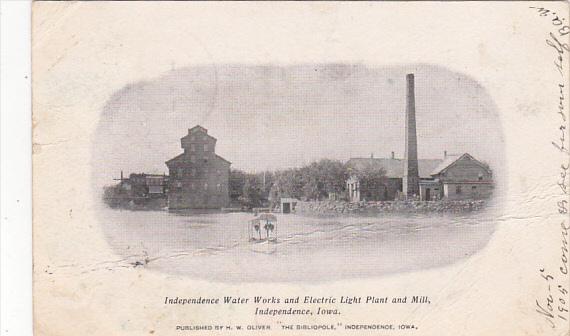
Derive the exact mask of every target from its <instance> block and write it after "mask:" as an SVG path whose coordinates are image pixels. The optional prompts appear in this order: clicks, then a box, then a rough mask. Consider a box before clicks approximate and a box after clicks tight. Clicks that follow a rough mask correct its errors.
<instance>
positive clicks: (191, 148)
mask: <svg viewBox="0 0 570 336" xmlns="http://www.w3.org/2000/svg"><path fill="white" fill-rule="evenodd" d="M190 151H191V152H195V151H196V145H195V144H190Z"/></svg>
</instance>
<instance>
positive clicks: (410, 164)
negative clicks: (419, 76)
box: [403, 74, 420, 196]
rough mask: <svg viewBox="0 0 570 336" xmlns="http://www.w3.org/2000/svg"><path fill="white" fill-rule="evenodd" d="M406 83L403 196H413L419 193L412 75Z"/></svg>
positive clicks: (407, 77) (407, 78) (407, 76)
mask: <svg viewBox="0 0 570 336" xmlns="http://www.w3.org/2000/svg"><path fill="white" fill-rule="evenodd" d="M406 82H407V91H406V152H405V154H404V179H403V191H404V194H405V195H407V196H413V195H419V193H420V176H419V171H418V170H419V169H418V138H417V136H416V102H415V94H414V74H408V75H406Z"/></svg>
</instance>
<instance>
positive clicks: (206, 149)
mask: <svg viewBox="0 0 570 336" xmlns="http://www.w3.org/2000/svg"><path fill="white" fill-rule="evenodd" d="M207 151H208V144H204V152H207Z"/></svg>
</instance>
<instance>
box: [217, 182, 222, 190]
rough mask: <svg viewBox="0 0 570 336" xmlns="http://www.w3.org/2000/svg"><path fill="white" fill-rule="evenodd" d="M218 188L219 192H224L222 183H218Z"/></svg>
mask: <svg viewBox="0 0 570 336" xmlns="http://www.w3.org/2000/svg"><path fill="white" fill-rule="evenodd" d="M216 188H217V189H218V191H222V185H221V184H220V183H218V185H217V186H216Z"/></svg>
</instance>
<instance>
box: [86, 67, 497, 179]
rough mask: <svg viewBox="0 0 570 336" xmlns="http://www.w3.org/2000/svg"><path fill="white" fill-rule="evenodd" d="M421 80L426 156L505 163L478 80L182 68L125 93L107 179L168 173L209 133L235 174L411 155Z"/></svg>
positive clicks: (99, 148)
mask: <svg viewBox="0 0 570 336" xmlns="http://www.w3.org/2000/svg"><path fill="white" fill-rule="evenodd" d="M407 73H414V75H415V92H416V119H417V135H418V155H419V157H420V158H426V159H436V158H443V152H444V150H447V151H448V152H449V153H457V154H459V153H465V152H468V153H470V154H472V155H474V156H475V157H476V158H478V159H480V160H484V161H486V162H488V163H489V164H490V165H491V167H492V168H493V167H499V166H501V165H502V162H503V161H502V160H503V158H504V155H503V154H504V144H503V136H502V126H501V120H500V118H499V113H498V111H497V110H496V107H495V104H494V103H493V101H492V98H491V97H490V96H489V94H488V93H487V92H486V90H485V89H484V88H483V87H481V86H480V85H479V84H478V83H477V82H476V81H474V80H473V79H471V78H470V77H468V76H466V75H463V74H460V73H455V72H451V71H449V70H446V69H445V68H443V67H438V66H432V65H426V64H416V65H409V66H394V67H369V66H367V65H365V64H359V63H354V64H299V65H293V66H278V65H255V66H254V65H242V64H225V65H219V64H215V65H210V66H195V67H187V68H173V69H172V70H171V71H169V72H167V73H165V74H163V75H162V76H160V77H158V78H154V79H151V80H145V81H140V82H135V83H130V84H127V85H125V86H124V87H122V88H120V89H119V90H118V91H116V92H115V93H114V94H113V95H112V96H111V97H110V98H109V100H108V101H107V103H106V104H105V106H104V108H103V110H102V111H101V114H100V121H99V125H98V128H97V131H96V133H95V134H94V135H93V139H92V143H93V157H92V160H93V166H94V167H96V169H95V171H96V173H95V175H96V177H97V178H98V179H100V180H101V181H111V180H112V178H113V177H115V178H116V177H118V176H119V173H120V170H123V171H124V172H125V174H129V173H131V172H147V173H163V172H166V173H168V171H167V168H166V165H165V164H164V162H165V161H167V160H169V159H170V158H172V157H174V156H176V155H178V154H180V153H181V152H182V149H181V148H180V138H181V137H183V136H184V135H186V134H187V132H188V129H189V128H192V127H193V126H195V125H201V126H203V127H205V128H207V129H208V132H209V134H210V135H212V136H213V137H215V138H217V139H218V141H217V146H216V152H217V154H219V155H220V156H222V157H224V158H225V159H227V160H229V161H231V162H232V168H236V169H242V170H245V171H250V172H255V171H262V170H275V169H282V168H288V167H299V166H302V165H303V164H306V163H310V162H311V161H314V160H318V159H321V158H330V159H339V160H343V161H346V160H348V159H349V158H351V157H370V156H371V155H374V157H389V156H390V153H391V152H392V151H394V152H395V154H396V157H403V155H404V135H405V133H404V132H405V131H404V126H405V125H404V122H405V102H406V74H407Z"/></svg>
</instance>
